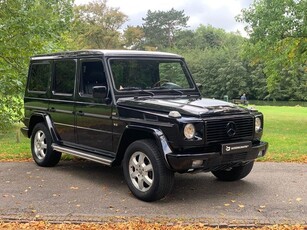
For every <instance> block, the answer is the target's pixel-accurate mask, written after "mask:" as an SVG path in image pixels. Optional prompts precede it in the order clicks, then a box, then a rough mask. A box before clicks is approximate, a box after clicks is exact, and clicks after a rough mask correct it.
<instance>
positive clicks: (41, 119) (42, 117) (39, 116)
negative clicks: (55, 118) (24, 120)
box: [28, 113, 59, 143]
mask: <svg viewBox="0 0 307 230" xmlns="http://www.w3.org/2000/svg"><path fill="white" fill-rule="evenodd" d="M38 123H44V124H45V125H46V127H47V129H48V130H49V132H50V135H51V138H52V142H55V143H57V142H59V137H58V135H57V133H56V130H55V128H54V126H53V122H52V120H51V117H50V116H49V115H48V114H44V113H34V114H32V116H31V118H30V121H29V131H28V137H31V135H32V131H33V129H34V127H35V125H36V124H38Z"/></svg>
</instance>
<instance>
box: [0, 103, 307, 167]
mask: <svg viewBox="0 0 307 230" xmlns="http://www.w3.org/2000/svg"><path fill="white" fill-rule="evenodd" d="M256 108H257V109H258V110H259V111H261V112H262V113H263V114H264V117H265V119H264V135H263V137H262V139H263V140H264V141H267V142H269V151H268V153H267V155H266V157H264V158H261V159H259V160H260V161H275V162H304V163H307V107H287V106H257V107H256ZM21 126H22V125H21V124H18V125H16V126H14V127H13V128H12V129H10V130H7V131H6V132H0V161H12V160H14V161H21V160H28V159H30V158H31V151H30V139H28V138H26V137H24V136H23V135H22V134H21V133H20V131H19V129H20V127H21ZM17 136H19V138H17ZM17 139H19V142H17ZM65 157H66V159H71V158H70V157H69V156H65Z"/></svg>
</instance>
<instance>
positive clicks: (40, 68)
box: [29, 63, 51, 93]
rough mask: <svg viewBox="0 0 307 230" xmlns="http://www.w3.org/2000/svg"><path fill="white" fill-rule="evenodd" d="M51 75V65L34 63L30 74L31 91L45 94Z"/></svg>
mask: <svg viewBox="0 0 307 230" xmlns="http://www.w3.org/2000/svg"><path fill="white" fill-rule="evenodd" d="M50 75H51V68H50V63H33V64H32V65H31V68H30V74H29V91H34V92H41V93H45V92H46V91H47V87H48V82H49V79H50Z"/></svg>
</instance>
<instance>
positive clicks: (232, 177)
mask: <svg viewBox="0 0 307 230" xmlns="http://www.w3.org/2000/svg"><path fill="white" fill-rule="evenodd" d="M253 166H254V161H251V162H249V163H247V164H245V165H242V166H238V167H233V168H232V169H231V170H230V171H225V170H219V171H212V174H213V175H214V176H216V177H217V178H218V179H219V180H221V181H236V180H241V179H243V178H244V177H246V176H247V175H248V174H249V173H250V172H251V171H252V169H253Z"/></svg>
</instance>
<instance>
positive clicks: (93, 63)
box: [79, 60, 107, 97]
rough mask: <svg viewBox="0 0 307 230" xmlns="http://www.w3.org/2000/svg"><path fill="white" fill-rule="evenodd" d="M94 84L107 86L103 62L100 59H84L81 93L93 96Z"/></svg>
mask: <svg viewBox="0 0 307 230" xmlns="http://www.w3.org/2000/svg"><path fill="white" fill-rule="evenodd" d="M94 86H107V80H106V77H105V73H104V69H103V64H102V62H101V61H100V60H86V61H82V64H81V79H80V89H79V91H80V94H81V95H82V96H85V97H87V96H89V97H91V96H92V93H93V87H94Z"/></svg>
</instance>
